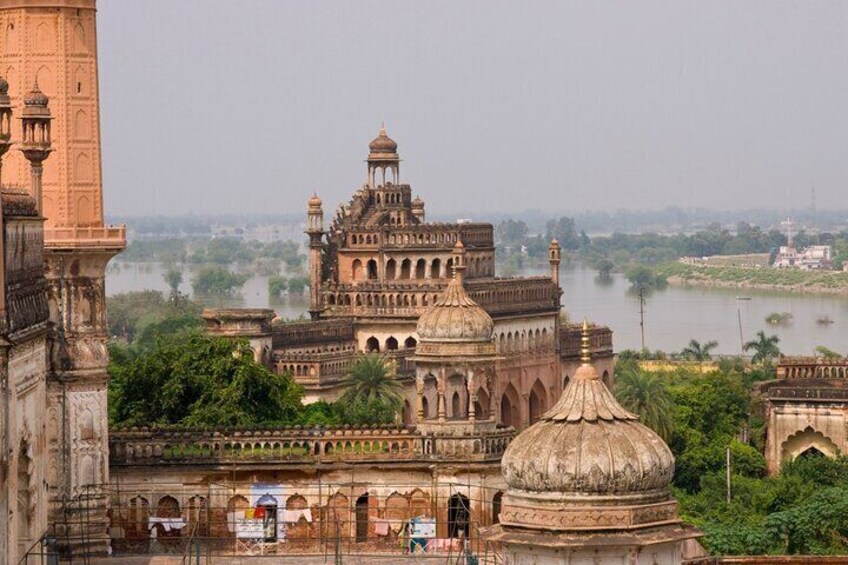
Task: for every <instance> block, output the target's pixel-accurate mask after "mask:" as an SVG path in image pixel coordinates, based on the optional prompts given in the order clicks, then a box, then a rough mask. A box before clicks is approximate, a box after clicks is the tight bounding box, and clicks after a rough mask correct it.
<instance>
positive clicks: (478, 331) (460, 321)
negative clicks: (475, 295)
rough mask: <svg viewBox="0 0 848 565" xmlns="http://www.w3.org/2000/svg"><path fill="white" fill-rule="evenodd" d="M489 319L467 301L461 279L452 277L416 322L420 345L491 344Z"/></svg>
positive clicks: (468, 297)
mask: <svg viewBox="0 0 848 565" xmlns="http://www.w3.org/2000/svg"><path fill="white" fill-rule="evenodd" d="M494 327H495V324H494V322H492V317H491V316H489V314H488V313H486V311H485V310H483V309H482V308H481V307H480V306H478V305H477V303H476V302H474V301H473V300H471V297H470V296H468V293H467V292H465V287H464V286H463V285H462V278H461V277H454V278H453V279H451V281H450V282H449V283H448V286H447V288H446V289H445V291H444V292H443V293H442V294H441V295H440V296H439V297H438V298H437V299H436V301H435V302H434V303H433V305H432V306H430V307H429V308H427V310H426V311H425V312H424V313H423V314H422V315H421V317H420V318H419V319H418V328H417V332H418V337H419V338H420V339H421V341H463V342H468V341H477V342H490V341H492V332H493V331H494Z"/></svg>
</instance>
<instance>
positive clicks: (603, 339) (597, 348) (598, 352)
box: [559, 324, 613, 359]
mask: <svg viewBox="0 0 848 565" xmlns="http://www.w3.org/2000/svg"><path fill="white" fill-rule="evenodd" d="M582 334H583V326H582V325H581V324H568V325H567V326H562V327H560V329H559V342H560V356H561V357H562V358H563V359H579V358H580V348H581V342H580V339H581V337H582ZM589 349H590V352H591V354H592V356H593V357H607V356H610V355H612V354H613V348H612V330H611V329H609V328H608V327H606V326H596V325H592V326H591V327H590V329H589Z"/></svg>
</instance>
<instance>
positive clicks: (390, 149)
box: [365, 125, 400, 188]
mask: <svg viewBox="0 0 848 565" xmlns="http://www.w3.org/2000/svg"><path fill="white" fill-rule="evenodd" d="M368 149H369V153H368V159H367V163H368V176H367V177H366V179H365V184H366V185H368V186H369V187H371V188H377V187H378V186H386V181H387V180H389V179H391V182H393V183H394V184H399V183H400V157H399V156H398V152H397V143H395V141H394V140H393V139H392V138H391V137H389V135H388V134H387V133H386V126H385V125H383V126H381V127H380V133H378V134H377V137H375V138H374V139H373V140H372V141H371V143H369V144H368ZM378 173H379V176H378ZM386 173H390V174H391V176H389V175H387V174H386Z"/></svg>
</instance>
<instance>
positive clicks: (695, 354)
mask: <svg viewBox="0 0 848 565" xmlns="http://www.w3.org/2000/svg"><path fill="white" fill-rule="evenodd" d="M716 347H718V342H717V341H715V340H711V341H708V342H706V343H703V344H702V343H701V342H700V341H698V340H696V339H692V340H689V345H687V346H686V347H684V348H683V349H682V350H681V351H680V355H681V356H682V357H685V358H686V359H691V360H692V361H697V362H699V363H703V362H704V361H709V360H710V359H712V354H711V353H710V352H711V351H712V350H713V349H715V348H716Z"/></svg>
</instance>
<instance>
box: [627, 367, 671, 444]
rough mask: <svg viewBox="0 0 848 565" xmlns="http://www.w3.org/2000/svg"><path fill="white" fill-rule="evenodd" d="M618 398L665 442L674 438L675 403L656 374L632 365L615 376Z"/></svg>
mask: <svg viewBox="0 0 848 565" xmlns="http://www.w3.org/2000/svg"><path fill="white" fill-rule="evenodd" d="M615 397H616V398H617V399H618V401H619V402H621V405H622V406H624V407H625V408H626V409H627V410H630V411H631V412H634V413H635V414H637V415H638V416H639V419H640V420H641V422H642V423H643V424H645V425H646V426H648V427H649V428H651V429H652V430H654V431H655V432H657V434H659V436H660V437H661V438H663V439H665V440H668V438H669V437H670V436H671V429H672V410H673V404H672V399H671V395H670V394H669V392H668V388H667V387H666V385H665V383H664V382H663V380H662V378H661V377H660V376H659V375H657V374H656V373H649V372H647V371H643V370H642V369H640V368H639V367H638V366H637V365H635V364H628V365H627V366H626V367H625V368H624V369H623V370H620V371H618V372H617V374H616V377H615Z"/></svg>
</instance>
